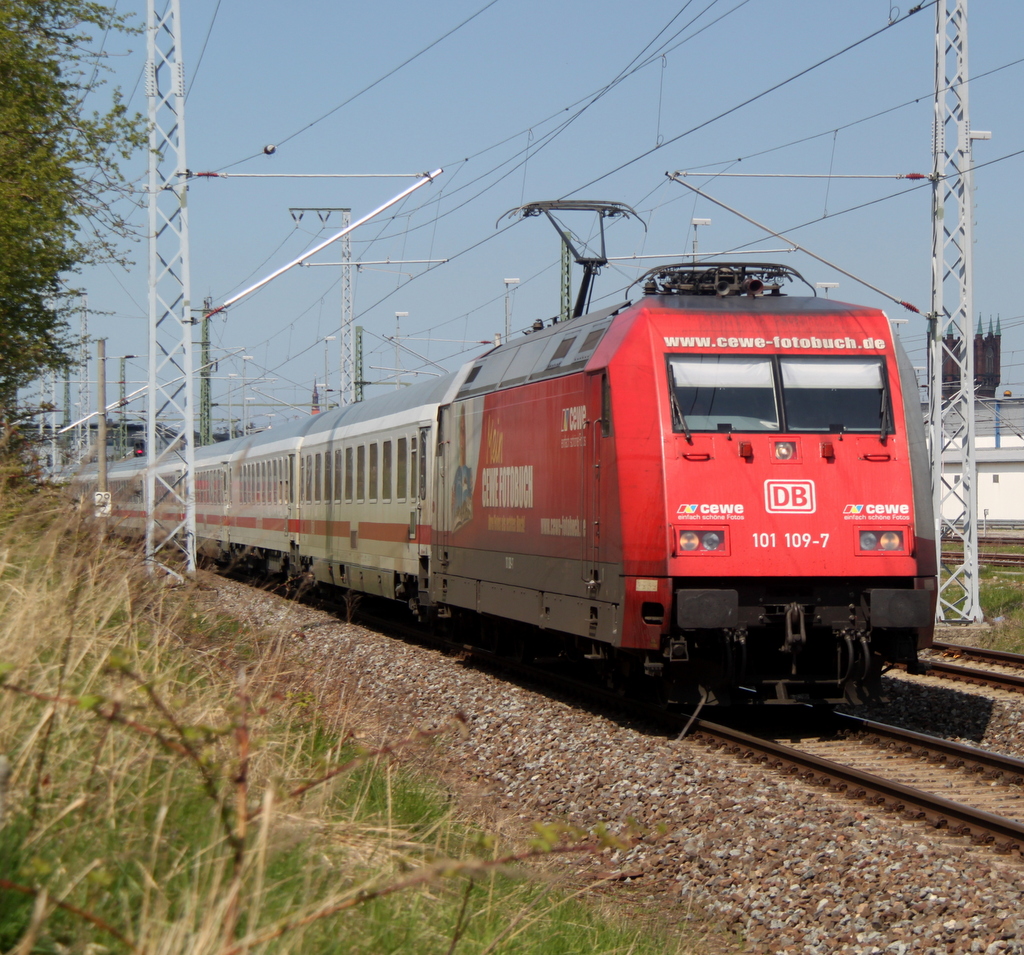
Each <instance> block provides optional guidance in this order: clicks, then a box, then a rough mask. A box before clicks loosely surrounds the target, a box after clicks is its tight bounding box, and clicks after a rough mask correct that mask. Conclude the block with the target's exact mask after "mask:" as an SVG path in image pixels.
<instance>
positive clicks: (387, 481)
mask: <svg viewBox="0 0 1024 955" xmlns="http://www.w3.org/2000/svg"><path fill="white" fill-rule="evenodd" d="M380 454H381V461H380V499H381V500H382V501H390V500H391V442H390V441H385V442H384V443H383V444H382V445H381V452H380Z"/></svg>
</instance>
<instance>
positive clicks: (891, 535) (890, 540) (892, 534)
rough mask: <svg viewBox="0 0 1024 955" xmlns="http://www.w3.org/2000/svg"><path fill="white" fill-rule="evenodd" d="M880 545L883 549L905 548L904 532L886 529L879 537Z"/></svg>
mask: <svg viewBox="0 0 1024 955" xmlns="http://www.w3.org/2000/svg"><path fill="white" fill-rule="evenodd" d="M878 546H879V547H881V549H882V550H903V534H902V533H900V532H899V531H886V532H885V533H884V534H882V536H881V537H879V538H878Z"/></svg>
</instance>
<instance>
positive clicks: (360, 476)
mask: <svg viewBox="0 0 1024 955" xmlns="http://www.w3.org/2000/svg"><path fill="white" fill-rule="evenodd" d="M356 500H357V501H365V500H366V445H365V444H361V445H359V447H358V448H356Z"/></svg>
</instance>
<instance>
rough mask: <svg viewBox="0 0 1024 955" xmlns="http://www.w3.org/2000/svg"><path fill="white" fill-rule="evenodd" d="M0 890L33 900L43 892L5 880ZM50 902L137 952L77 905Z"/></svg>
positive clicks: (134, 947) (94, 916)
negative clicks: (30, 897)
mask: <svg viewBox="0 0 1024 955" xmlns="http://www.w3.org/2000/svg"><path fill="white" fill-rule="evenodd" d="M0 889H7V890H8V891H9V892H20V893H21V894H22V895H31V896H32V897H33V898H35V897H36V896H38V895H39V893H40V892H41V891H43V890H42V889H33V888H32V887H31V886H30V885H19V884H18V883H17V882H10V881H9V880H7V879H0ZM50 902H52V903H53V904H54V905H56V906H57V908H59V909H63V910H64V911H65V912H70V913H71V914H72V915H77V916H78V917H79V918H80V919H84V920H85V921H86V922H89V923H90V924H91V925H95V926H96V927H97V928H98V929H102V930H103V931H104V932H106V933H107V934H108V935H112V936H113V937H114V938H116V939H117V940H118V941H119V942H121V943H122V944H124V945H127V946H128V948H130V949H131V950H132V951H133V952H137V951H139V949H138V948H136V946H135V943H134V942H132V941H131V939H129V938H128V937H127V936H125V935H122V934H121V933H120V932H119V931H118V930H117V929H116V928H114V926H113V925H111V924H110V923H109V922H105V921H104V920H103V919H101V918H100V917H99V916H98V915H93V913H92V912H87V911H86V910H85V909H80V908H79V907H78V906H77V905H71V904H70V903H69V902H59V901H57V900H56V899H53V898H51V899H50Z"/></svg>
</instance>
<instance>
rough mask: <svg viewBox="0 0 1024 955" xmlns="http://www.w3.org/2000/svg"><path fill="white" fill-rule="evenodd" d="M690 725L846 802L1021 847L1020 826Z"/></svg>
mask: <svg viewBox="0 0 1024 955" xmlns="http://www.w3.org/2000/svg"><path fill="white" fill-rule="evenodd" d="M694 725H695V726H696V727H697V733H704V734H707V736H708V737H709V738H710V739H711V740H712V741H713V742H715V741H717V742H720V743H721V744H722V745H724V746H727V747H728V748H729V749H730V750H731V751H733V752H735V753H737V754H738V755H742V756H746V757H748V758H750V757H759V758H765V759H766V760H767V761H768V762H769V764H771V765H773V766H775V767H785V768H788V769H790V770H792V771H793V772H795V773H796V774H797V775H799V776H801V777H802V778H804V779H809V780H810V781H812V782H816V783H818V784H819V785H825V786H827V787H829V788H830V789H832V790H834V791H838V792H842V793H844V794H845V795H846V796H847V797H850V798H867V799H869V800H870V801H872V802H874V803H875V804H877V805H882V806H884V807H885V808H888V809H891V810H893V811H896V812H900V813H903V814H909V815H910V816H911V818H916V819H918V820H921V819H924V820H927V821H928V822H929V823H931V824H932V825H933V826H935V827H937V828H949V829H950V830H951V831H953V832H956V833H957V834H959V835H963V836H970V837H971V838H972V839H973V840H975V841H976V842H978V843H986V842H987V843H995V848H996V849H998V850H999V851H1001V852H1016V853H1018V854H1019V853H1020V852H1021V847H1022V846H1024V823H1020V822H1016V821H1014V820H1012V819H1007V818H1005V817H1003V816H997V815H995V814H994V813H990V812H986V811H985V810H983V809H974V808H972V807H970V806H966V805H963V804H962V803H957V802H953V801H952V800H949V799H946V798H944V797H942V796H938V795H935V794H933V793H929V792H926V791H925V790H922V789H915V788H914V787H912V786H906V785H904V784H903V783H897V782H894V781H892V780H888V779H885V778H883V777H881V776H876V775H875V774H873V773H868V772H864V771H862V770H858V769H854V768H853V767H851V766H844V765H843V764H842V763H837V762H835V761H834V760H830V759H825V758H823V757H821V756H815V755H813V754H811V753H805V752H802V751H801V750H798V749H794V748H792V747H790V746H785V745H783V744H781V743H777V742H774V741H772V740H766V739H761V738H759V737H756V736H751V735H749V734H747V733H743V732H741V731H739V730H734V729H731V728H730V727H727V726H722V725H720V724H716V723H708V722H705V721H704V720H698V721H696V722H695V724H694ZM925 739H929V744H930V738H928V737H925Z"/></svg>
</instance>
